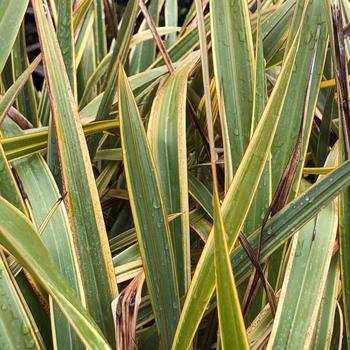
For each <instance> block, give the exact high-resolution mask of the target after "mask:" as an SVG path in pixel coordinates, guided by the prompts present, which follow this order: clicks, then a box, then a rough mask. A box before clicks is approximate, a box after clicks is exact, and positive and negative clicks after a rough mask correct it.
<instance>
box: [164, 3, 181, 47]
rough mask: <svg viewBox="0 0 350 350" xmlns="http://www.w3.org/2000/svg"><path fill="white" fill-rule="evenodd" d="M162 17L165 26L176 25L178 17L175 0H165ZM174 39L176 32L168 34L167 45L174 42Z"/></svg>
mask: <svg viewBox="0 0 350 350" xmlns="http://www.w3.org/2000/svg"><path fill="white" fill-rule="evenodd" d="M164 17H165V25H166V26H167V27H176V26H177V17H178V5H177V0H165V6H164ZM175 39H176V34H175V33H174V34H169V35H168V38H167V44H168V45H167V46H170V45H171V44H173V43H174V41H175Z"/></svg>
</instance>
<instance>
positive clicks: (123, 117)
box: [118, 66, 180, 349]
mask: <svg viewBox="0 0 350 350" xmlns="http://www.w3.org/2000/svg"><path fill="white" fill-rule="evenodd" d="M118 75H119V84H118V99H119V118H120V134H121V140H122V149H123V158H124V168H125V173H126V182H127V185H128V190H129V198H130V206H131V210H132V213H133V218H134V224H135V229H136V233H137V239H138V242H139V248H140V253H141V257H142V263H143V268H144V271H145V276H146V282H147V288H148V290H149V294H150V297H151V302H152V308H153V312H154V316H155V319H156V323H157V328H158V332H159V334H160V339H161V342H162V347H164V349H169V348H170V346H171V342H172V339H173V337H174V333H175V329H176V325H177V322H178V319H179V314H180V301H179V291H178V284H177V276H176V269H175V258H174V252H173V247H172V242H171V237H170V229H169V225H168V220H167V214H166V208H165V204H164V199H163V197H162V194H161V188H160V182H159V179H158V174H157V170H156V168H155V165H154V161H153V159H152V156H151V151H150V148H149V145H148V142H147V138H146V133H145V130H144V127H143V124H142V121H141V117H140V115H139V112H138V109H137V105H136V102H135V100H134V96H133V94H132V91H131V88H130V85H129V82H128V80H127V77H126V75H125V73H124V71H123V68H122V66H121V67H120V70H119V73H118ZM164 281H166V283H164Z"/></svg>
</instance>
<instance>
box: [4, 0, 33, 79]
mask: <svg viewBox="0 0 350 350" xmlns="http://www.w3.org/2000/svg"><path fill="white" fill-rule="evenodd" d="M27 6H28V0H16V1H13V0H2V1H1V3H0V13H1V18H0V47H1V52H0V73H1V72H2V70H3V69H4V66H5V63H6V60H7V58H8V57H9V55H10V52H11V49H12V46H13V43H14V42H15V40H16V37H17V33H18V31H19V28H20V26H21V23H22V20H23V18H24V14H25V12H26V9H27Z"/></svg>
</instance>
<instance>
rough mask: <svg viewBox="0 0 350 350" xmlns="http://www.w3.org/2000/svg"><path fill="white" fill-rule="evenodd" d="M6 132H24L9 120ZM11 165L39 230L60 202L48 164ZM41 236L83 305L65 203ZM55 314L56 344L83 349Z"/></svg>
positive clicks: (30, 159) (27, 161) (39, 159)
mask: <svg viewBox="0 0 350 350" xmlns="http://www.w3.org/2000/svg"><path fill="white" fill-rule="evenodd" d="M3 129H4V132H3V133H4V134H6V135H20V134H21V133H22V131H20V130H19V128H18V127H17V126H16V125H15V124H14V123H13V122H11V121H10V120H6V121H5V123H4V127H3ZM12 165H13V168H14V169H15V171H16V174H17V176H18V179H19V181H20V183H21V186H22V189H23V191H24V192H25V194H26V197H27V200H28V201H29V203H30V214H31V218H32V221H33V222H34V224H35V226H36V227H37V228H39V227H41V225H42V223H43V222H45V220H46V218H47V216H48V215H49V213H50V210H51V208H53V207H54V206H55V203H57V201H59V200H60V194H59V192H58V189H57V186H56V183H55V181H54V179H53V178H52V175H51V173H50V171H49V169H48V167H47V164H46V163H45V161H44V159H43V158H42V157H41V156H40V155H33V156H31V157H28V158H26V159H23V160H20V161H17V162H13V163H12ZM40 237H41V239H42V241H43V242H44V244H45V246H46V247H47V249H48V251H49V252H50V254H51V255H52V258H53V259H54V261H55V262H56V263H57V266H58V268H59V270H60V272H61V273H62V274H63V276H64V277H65V278H66V279H67V282H68V284H69V286H70V287H71V288H72V289H73V290H74V291H75V292H76V295H77V297H79V298H80V299H81V300H82V303H83V304H84V302H85V301H84V294H83V291H82V286H81V279H80V271H79V268H78V264H77V259H76V253H75V250H74V244H73V239H72V234H71V231H70V227H69V222H68V217H67V213H66V210H65V208H64V206H63V203H61V204H60V205H59V206H58V207H57V208H55V210H54V213H53V214H52V216H51V217H50V218H49V220H48V222H47V224H46V226H45V228H44V230H43V231H42V232H41V236H40ZM53 315H54V320H53V326H54V327H55V332H54V341H55V343H56V345H57V346H58V347H62V348H64V349H79V348H81V347H82V343H81V342H80V340H79V338H78V337H77V335H76V334H75V332H74V331H73V329H72V327H71V326H70V325H69V323H68V321H67V319H66V318H65V317H64V315H63V314H62V312H61V311H60V310H59V309H58V307H57V305H54V306H53Z"/></svg>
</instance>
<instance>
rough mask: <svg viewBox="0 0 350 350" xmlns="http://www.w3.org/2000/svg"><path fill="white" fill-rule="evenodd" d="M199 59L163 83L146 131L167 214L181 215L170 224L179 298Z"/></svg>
mask: <svg viewBox="0 0 350 350" xmlns="http://www.w3.org/2000/svg"><path fill="white" fill-rule="evenodd" d="M198 58H199V56H198V54H195V55H194V57H193V56H192V57H190V58H189V59H188V60H186V61H185V62H184V63H183V65H182V67H180V68H178V69H176V70H175V72H174V73H172V74H171V76H170V77H169V78H168V79H167V80H166V82H165V83H164V85H163V86H162V88H161V90H160V91H159V92H158V93H157V95H156V97H155V99H154V101H153V105H152V110H151V116H150V119H149V123H148V131H147V136H148V140H149V144H150V147H151V150H152V154H153V157H154V161H155V164H156V167H157V169H158V173H159V177H160V181H161V184H162V189H163V194H164V199H165V204H166V206H167V210H168V213H170V214H172V213H177V212H181V213H182V215H181V217H180V218H178V219H175V220H173V221H172V222H171V224H170V229H171V237H172V242H173V248H174V254H175V262H176V270H177V277H178V284H179V292H180V295H184V294H185V293H186V291H187V288H188V285H189V282H190V277H191V261H190V231H189V208H188V185H187V176H186V175H187V148H186V96H187V81H188V75H189V73H190V72H191V70H192V69H193V67H194V65H195V63H196V62H197V60H198Z"/></svg>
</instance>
